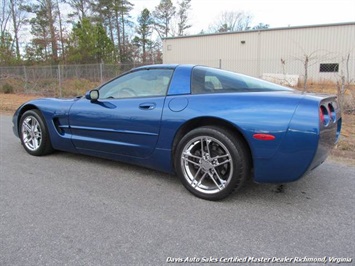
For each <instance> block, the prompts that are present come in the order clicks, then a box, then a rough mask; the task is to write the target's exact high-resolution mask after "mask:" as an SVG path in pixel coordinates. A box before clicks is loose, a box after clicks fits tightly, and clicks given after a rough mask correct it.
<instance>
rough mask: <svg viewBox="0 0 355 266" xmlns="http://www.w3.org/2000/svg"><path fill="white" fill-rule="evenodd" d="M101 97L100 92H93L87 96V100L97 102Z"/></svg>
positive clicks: (89, 92)
mask: <svg viewBox="0 0 355 266" xmlns="http://www.w3.org/2000/svg"><path fill="white" fill-rule="evenodd" d="M99 96H100V93H99V91H98V90H91V91H88V92H87V93H86V94H85V98H86V99H88V100H90V101H92V102H96V101H97V100H98V99H99Z"/></svg>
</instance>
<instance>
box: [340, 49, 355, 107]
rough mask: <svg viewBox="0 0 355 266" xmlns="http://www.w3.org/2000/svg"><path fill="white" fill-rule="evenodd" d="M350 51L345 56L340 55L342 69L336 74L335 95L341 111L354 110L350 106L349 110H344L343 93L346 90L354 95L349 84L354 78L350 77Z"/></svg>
mask: <svg viewBox="0 0 355 266" xmlns="http://www.w3.org/2000/svg"><path fill="white" fill-rule="evenodd" d="M350 55H351V54H350V52H349V53H348V54H347V55H346V56H345V57H342V62H341V63H342V65H343V69H341V70H340V74H338V75H337V82H336V84H337V95H338V102H339V104H340V107H341V110H342V111H354V110H355V107H354V106H351V108H349V109H351V110H344V109H345V94H346V92H347V91H349V92H350V94H351V97H354V92H353V91H352V90H351V84H352V83H353V82H354V81H355V80H354V79H351V78H350V70H349V64H350Z"/></svg>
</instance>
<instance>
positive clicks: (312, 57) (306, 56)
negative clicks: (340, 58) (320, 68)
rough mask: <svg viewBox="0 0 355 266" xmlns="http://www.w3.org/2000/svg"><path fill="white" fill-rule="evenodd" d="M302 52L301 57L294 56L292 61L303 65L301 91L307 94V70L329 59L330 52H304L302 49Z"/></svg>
mask: <svg viewBox="0 0 355 266" xmlns="http://www.w3.org/2000/svg"><path fill="white" fill-rule="evenodd" d="M301 49H302V48H301ZM302 51H303V55H302V56H295V57H294V59H295V60H297V61H300V62H301V63H302V65H303V69H304V77H303V91H304V92H307V85H308V84H307V82H308V71H309V68H310V67H311V66H313V65H315V64H318V63H319V62H320V61H322V60H325V59H328V58H330V52H328V51H324V50H315V51H312V52H306V51H305V50H304V49H302Z"/></svg>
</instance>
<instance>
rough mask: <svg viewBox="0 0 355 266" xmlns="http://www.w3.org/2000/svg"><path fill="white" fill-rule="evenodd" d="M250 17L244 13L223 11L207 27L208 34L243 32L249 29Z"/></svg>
mask: <svg viewBox="0 0 355 266" xmlns="http://www.w3.org/2000/svg"><path fill="white" fill-rule="evenodd" d="M251 21H252V16H251V15H250V14H248V13H246V12H244V11H223V12H222V13H221V14H220V15H219V16H218V18H217V20H216V21H215V22H214V23H212V24H211V25H210V26H209V31H210V32H230V31H245V30H249V29H250V23H251Z"/></svg>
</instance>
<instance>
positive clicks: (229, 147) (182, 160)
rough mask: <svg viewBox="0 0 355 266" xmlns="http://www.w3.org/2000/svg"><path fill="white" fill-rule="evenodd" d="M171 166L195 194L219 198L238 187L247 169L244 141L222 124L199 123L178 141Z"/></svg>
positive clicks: (209, 198)
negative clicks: (219, 125) (206, 124)
mask: <svg viewBox="0 0 355 266" xmlns="http://www.w3.org/2000/svg"><path fill="white" fill-rule="evenodd" d="M175 155H176V156H175V168H176V171H177V174H178V176H179V177H180V179H181V181H182V183H183V185H184V186H185V187H186V188H187V189H188V190H189V191H190V192H191V193H192V194H194V195H195V196H197V197H200V198H203V199H207V200H220V199H223V198H225V197H227V196H228V195H229V194H230V193H231V192H233V191H234V190H235V189H237V188H239V187H240V186H241V185H242V184H243V182H244V180H245V179H246V177H247V175H248V174H249V172H250V169H249V168H250V163H249V157H250V156H249V152H248V149H247V147H246V145H245V143H244V142H243V141H242V140H241V139H239V138H238V137H236V136H234V135H233V134H231V133H230V132H229V131H227V130H225V129H223V128H217V127H200V128H197V129H194V130H192V131H190V132H189V133H188V134H186V135H185V136H184V137H183V138H182V139H181V141H180V142H179V144H178V147H177V150H176V154H175Z"/></svg>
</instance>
